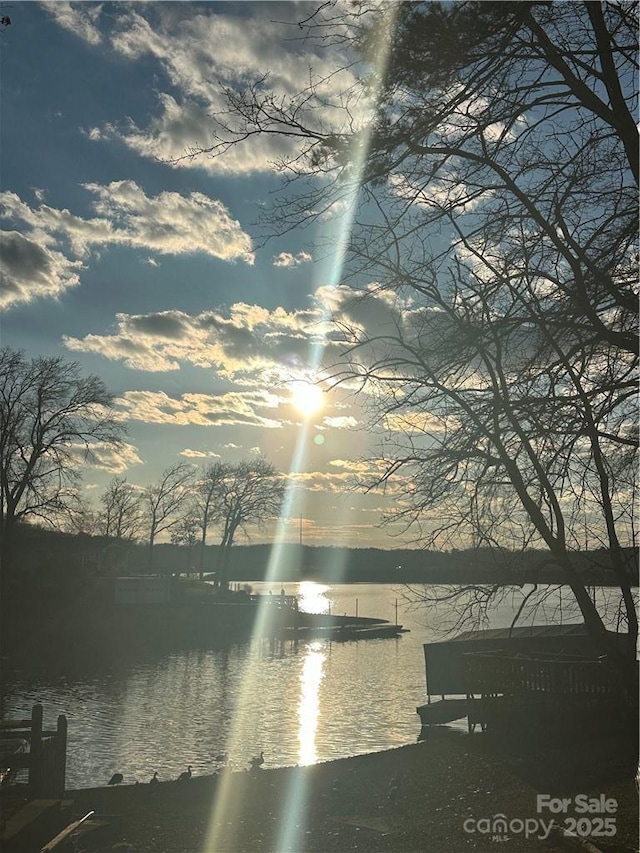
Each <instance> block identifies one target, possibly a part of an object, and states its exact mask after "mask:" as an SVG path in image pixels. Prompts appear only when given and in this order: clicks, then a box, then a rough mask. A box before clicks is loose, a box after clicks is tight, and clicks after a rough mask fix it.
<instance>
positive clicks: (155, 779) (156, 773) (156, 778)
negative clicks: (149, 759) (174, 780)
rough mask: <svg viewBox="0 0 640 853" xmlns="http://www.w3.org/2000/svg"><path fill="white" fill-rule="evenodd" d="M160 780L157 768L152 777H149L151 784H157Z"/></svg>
mask: <svg viewBox="0 0 640 853" xmlns="http://www.w3.org/2000/svg"><path fill="white" fill-rule="evenodd" d="M159 781H160V780H159V779H158V771H157V770H155V771H154V773H153V776H152V777H151V779H149V784H150V785H157V784H158V782H159Z"/></svg>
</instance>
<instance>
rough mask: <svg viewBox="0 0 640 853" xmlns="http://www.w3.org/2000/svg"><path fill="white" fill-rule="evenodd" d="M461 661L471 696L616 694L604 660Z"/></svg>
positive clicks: (498, 657) (487, 656) (474, 656)
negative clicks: (477, 694) (478, 694)
mask: <svg viewBox="0 0 640 853" xmlns="http://www.w3.org/2000/svg"><path fill="white" fill-rule="evenodd" d="M463 659H464V666H465V668H466V676H467V684H468V690H467V692H468V693H470V694H476V693H480V694H484V695H495V694H500V693H502V694H504V695H506V696H514V695H519V694H530V693H543V694H552V695H556V696H557V695H581V696H594V695H605V694H611V693H614V692H616V690H617V684H616V680H615V677H614V675H613V673H612V670H611V667H610V666H609V664H608V662H607V659H606V658H604V657H602V658H597V659H584V658H583V659H578V658H574V659H571V658H543V657H536V658H531V657H524V656H522V657H519V656H506V655H504V654H495V653H491V652H484V653H483V652H471V653H469V654H465V655H463Z"/></svg>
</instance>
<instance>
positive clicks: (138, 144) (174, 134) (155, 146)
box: [88, 3, 362, 174]
mask: <svg viewBox="0 0 640 853" xmlns="http://www.w3.org/2000/svg"><path fill="white" fill-rule="evenodd" d="M122 5H123V11H121V12H120V13H119V14H117V15H114V16H112V18H113V21H114V25H113V26H112V29H111V32H110V33H109V34H108V35H107V34H105V38H108V39H109V40H110V42H111V45H112V48H113V49H114V50H115V51H117V52H118V53H120V54H121V55H122V56H123V57H125V58H126V59H127V60H129V61H131V62H136V61H138V60H140V59H143V58H146V59H148V58H149V57H151V58H152V59H153V60H154V61H155V62H156V63H158V65H159V66H160V67H161V68H162V70H163V71H164V74H165V75H166V78H167V83H166V84H165V86H164V89H165V91H162V92H160V93H159V94H158V107H159V109H158V113H157V114H156V116H155V117H154V118H153V119H152V120H151V121H150V123H149V124H148V125H147V126H142V127H141V126H138V125H137V124H136V123H135V122H133V121H132V120H131V119H129V120H128V121H127V122H124V123H120V124H106V125H104V126H102V127H94V128H91V129H90V130H89V131H88V135H89V138H90V139H94V140H100V139H117V140H119V141H121V142H122V143H124V144H125V145H127V146H128V147H130V148H132V149H133V150H135V151H137V152H138V153H139V154H141V155H143V156H146V157H158V158H160V159H164V160H168V161H171V160H175V159H177V158H183V159H181V160H180V161H179V162H178V163H176V165H177V166H180V167H183V168H184V167H186V168H194V167H195V168H198V169H204V170H207V171H209V172H212V173H233V174H249V173H252V172H255V171H270V170H272V169H273V168H274V164H276V163H277V162H278V161H280V160H281V158H282V157H283V156H285V157H286V156H293V155H295V154H296V153H297V152H298V151H299V143H300V140H296V139H290V138H287V137H285V136H284V135H282V134H274V135H272V136H269V135H262V134H261V135H259V136H252V137H251V138H249V139H247V140H246V141H244V142H240V143H238V144H237V145H236V146H234V147H233V148H232V149H231V150H229V151H228V152H227V154H225V156H224V157H223V158H215V159H211V158H207V157H206V156H204V157H197V158H195V159H192V158H189V157H188V156H187V157H185V154H187V153H188V151H189V149H191V148H192V147H193V146H196V147H197V146H203V147H207V146H210V145H212V144H214V143H215V141H216V140H215V138H214V133H215V132H216V129H217V131H218V132H220V133H221V134H222V136H224V130H222V128H221V127H220V125H216V123H215V118H214V117H215V116H222V120H223V121H226V118H225V117H224V111H225V105H226V100H225V96H224V94H223V92H222V89H223V87H226V86H228V87H231V88H233V89H235V90H236V91H237V90H239V89H241V88H242V87H243V86H245V85H247V84H248V83H254V82H256V81H258V80H261V82H260V84H259V87H260V91H261V93H263V94H264V95H266V96H269V95H273V97H274V102H280V101H282V103H285V104H286V103H287V101H288V100H289V99H290V98H291V97H293V96H294V95H295V94H296V93H298V92H299V90H300V87H301V84H302V85H304V84H305V82H309V83H310V82H311V80H312V79H313V81H314V85H315V86H316V87H317V89H318V95H319V98H318V100H317V101H315V102H314V103H313V105H310V109H309V110H308V114H307V116H306V119H307V120H308V121H309V122H310V123H315V124H316V125H317V127H318V128H320V127H322V128H323V129H325V130H326V128H327V127H329V126H330V125H331V124H334V125H335V123H336V121H338V120H339V121H344V119H345V112H344V110H343V109H342V106H344V103H341V101H340V96H342V97H344V93H345V92H349V91H350V88H351V87H352V85H353V82H354V75H353V71H352V70H351V68H349V67H348V65H349V63H348V62H346V61H345V59H344V57H342V56H340V48H339V47H338V46H337V45H335V44H334V45H333V46H332V50H327V49H326V46H324V45H315V44H314V43H313V41H311V40H308V39H307V40H303V39H300V38H298V36H299V32H300V31H299V28H298V27H297V22H298V20H299V19H300V16H301V14H302V15H303V17H304V16H305V15H306V13H301V10H300V7H299V6H298V4H295V3H291V4H280V5H279V7H278V15H277V17H278V18H279V19H280V20H279V21H277V20H274V17H273V8H272V4H268V3H254V4H239V5H238V7H237V8H236V7H235V6H234V5H232V4H215V3H210V4H206V5H205V4H169V3H163V4H155V3H154V4H142V5H138V6H137V7H135V8H132V7H131V6H130V5H129V4H126V5H125V4H122ZM240 5H242V6H243V8H242V10H241V11H240ZM181 7H184V8H181ZM286 18H288V19H289V22H290V25H289V26H288V27H287V25H286V23H283V21H282V19H286ZM292 36H293V37H292ZM265 73H267V76H266V77H265V76H264V75H265ZM361 103H362V102H360V103H357V104H351V105H350V107H351V117H352V118H353V116H354V114H355V113H356V112H357V111H358V110H359V109H360V107H361ZM337 105H339V106H337Z"/></svg>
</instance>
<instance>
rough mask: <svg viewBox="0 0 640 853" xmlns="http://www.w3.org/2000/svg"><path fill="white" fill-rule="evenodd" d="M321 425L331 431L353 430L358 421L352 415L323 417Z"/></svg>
mask: <svg viewBox="0 0 640 853" xmlns="http://www.w3.org/2000/svg"><path fill="white" fill-rule="evenodd" d="M322 423H323V424H324V425H325V426H326V427H331V428H332V429H353V428H354V427H357V426H358V421H357V420H356V419H355V418H354V417H353V416H352V415H341V416H339V417H325V418H323V419H322Z"/></svg>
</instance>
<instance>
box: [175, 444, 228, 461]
mask: <svg viewBox="0 0 640 853" xmlns="http://www.w3.org/2000/svg"><path fill="white" fill-rule="evenodd" d="M178 455H179V456H185V457H186V458H187V459H210V458H213V459H220V454H219V453H214V451H213V450H207V451H205V450H191V449H190V448H189V447H185V449H184V450H181V451H180V453H179V454H178Z"/></svg>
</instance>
